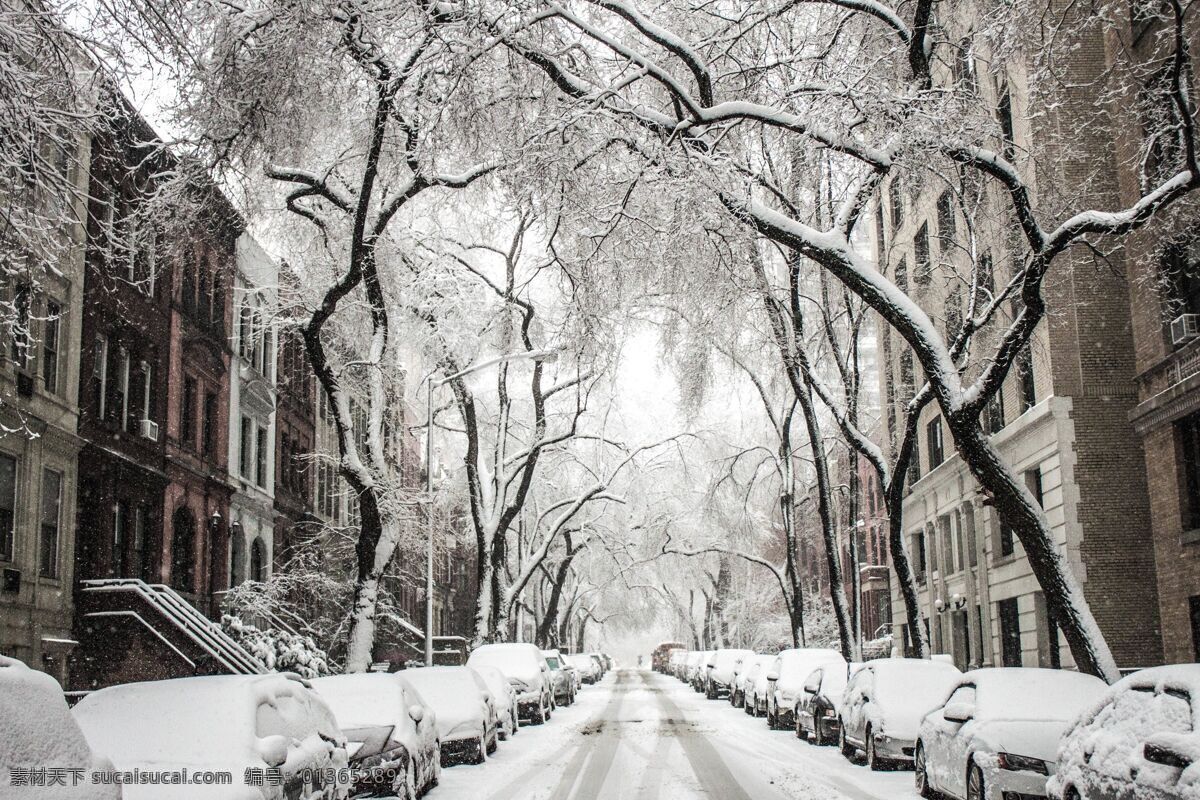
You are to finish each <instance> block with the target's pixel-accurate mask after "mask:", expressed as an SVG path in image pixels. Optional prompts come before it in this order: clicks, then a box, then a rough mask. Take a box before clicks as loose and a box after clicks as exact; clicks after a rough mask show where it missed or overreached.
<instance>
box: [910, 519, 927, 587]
mask: <svg viewBox="0 0 1200 800" xmlns="http://www.w3.org/2000/svg"><path fill="white" fill-rule="evenodd" d="M913 575H914V577H915V578H916V580H917V583H923V582H924V580H925V534H924V533H923V532H921V531H917V532H916V533H914V534H913Z"/></svg>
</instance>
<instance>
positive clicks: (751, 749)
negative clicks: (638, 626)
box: [429, 669, 917, 800]
mask: <svg viewBox="0 0 1200 800" xmlns="http://www.w3.org/2000/svg"><path fill="white" fill-rule="evenodd" d="M429 797H430V798H431V800H518V799H519V800H547V799H548V798H555V800H567V798H570V800H590V799H591V798H606V800H608V799H610V798H637V800H657V799H658V798H663V800H687V799H688V798H720V799H721V800H747V799H748V798H754V800H780V799H782V798H802V800H810V799H811V800H842V798H847V799H848V800H912V799H914V798H916V797H917V795H916V793H915V792H914V791H913V789H912V772H909V771H898V772H882V773H872V772H870V771H868V770H867V769H866V767H864V766H856V765H853V764H851V763H849V762H847V761H846V760H845V759H843V758H842V757H841V755H839V753H838V751H837V749H836V748H833V747H814V746H812V745H809V744H807V743H804V742H801V741H800V740H798V739H797V738H796V736H795V734H794V733H792V732H791V731H772V730H769V729H768V728H767V725H766V723H765V721H764V720H763V719H761V718H752V717H749V716H747V715H746V714H744V713H743V712H742V711H741V710H740V709H735V708H733V707H732V706H730V705H729V703H728V701H726V700H723V699H722V700H706V699H704V696H703V695H700V694H697V693H696V692H694V691H692V690H691V689H690V688H689V687H688V686H686V685H685V684H683V683H681V682H679V681H677V680H674V679H673V678H670V677H667V676H664V675H659V674H656V673H653V672H651V671H649V670H636V669H619V670H614V671H613V672H612V673H611V674H609V675H608V676H607V677H606V678H605V679H604V680H603V681H602V682H601V683H599V684H598V685H596V686H593V687H590V688H588V689H587V690H585V691H583V692H581V693H580V695H579V699H578V700H577V701H576V703H575V705H573V706H570V707H567V708H562V707H560V708H559V709H558V710H557V711H555V712H554V717H553V719H551V721H550V722H549V723H548V724H546V725H542V726H537V727H533V726H527V727H523V728H521V731H520V733H519V734H518V735H517V736H516V737H515V738H513V739H511V740H510V741H508V742H505V743H503V744H502V745H501V746H500V749H499V750H498V751H497V752H496V753H495V755H493V756H492V757H491V758H490V759H489V760H488V762H487V763H486V764H483V765H480V766H458V767H453V768H450V769H446V770H443V772H442V781H441V785H440V786H439V787H438V788H437V789H434V790H433V792H431V794H430V795H429Z"/></svg>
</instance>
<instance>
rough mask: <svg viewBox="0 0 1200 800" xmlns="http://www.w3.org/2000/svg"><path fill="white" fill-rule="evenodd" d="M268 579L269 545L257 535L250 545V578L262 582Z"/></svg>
mask: <svg viewBox="0 0 1200 800" xmlns="http://www.w3.org/2000/svg"><path fill="white" fill-rule="evenodd" d="M266 579H267V546H266V545H265V544H263V540H262V538H261V537H258V536H255V537H254V542H253V544H251V545H250V580H252V581H257V582H259V583H262V582H263V581H265V580H266Z"/></svg>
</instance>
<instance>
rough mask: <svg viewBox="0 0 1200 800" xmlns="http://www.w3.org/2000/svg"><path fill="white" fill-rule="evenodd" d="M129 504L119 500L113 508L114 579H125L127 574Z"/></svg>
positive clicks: (112, 571)
mask: <svg viewBox="0 0 1200 800" xmlns="http://www.w3.org/2000/svg"><path fill="white" fill-rule="evenodd" d="M129 522H130V520H129V503H127V502H125V501H124V500H118V501H117V504H116V505H115V506H113V543H112V570H111V573H112V575H113V577H116V578H124V577H127V576H126V574H125V567H126V564H125V548H126V545H127V543H128V542H129Z"/></svg>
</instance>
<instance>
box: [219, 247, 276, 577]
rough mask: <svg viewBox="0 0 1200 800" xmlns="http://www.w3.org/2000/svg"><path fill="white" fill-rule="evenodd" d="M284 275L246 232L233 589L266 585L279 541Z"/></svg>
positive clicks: (235, 423)
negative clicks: (279, 332)
mask: <svg viewBox="0 0 1200 800" xmlns="http://www.w3.org/2000/svg"><path fill="white" fill-rule="evenodd" d="M278 282H279V270H278V267H277V265H276V263H275V261H274V260H273V259H271V257H270V256H268V255H267V254H266V252H264V251H263V249H262V248H261V247H260V246H259V245H258V243H257V242H255V241H254V239H253V238H251V236H250V235H249V234H247V233H243V234H242V235H241V237H240V238H239V239H238V241H237V271H236V276H235V281H234V288H233V304H234V320H235V324H234V326H233V330H232V337H231V338H232V349H233V354H234V355H233V373H234V374H233V376H231V380H230V385H229V423H230V426H231V428H232V429H231V430H230V435H229V457H228V458H229V462H228V463H229V475H230V478H231V480H232V481H233V484H234V493H233V499H232V501H231V503H230V511H229V514H230V516H229V566H228V570H229V585H230V586H236V585H237V584H239V583H241V582H242V581H245V580H253V581H260V582H261V581H264V580H266V579H267V578H268V577H269V576H270V574H271V568H272V566H271V565H272V562H273V557H274V556H273V550H274V542H275V486H276V449H277V448H276V438H277V437H276V430H275V427H276V422H275V420H276V412H275V410H276V406H277V393H276V386H275V382H276V380H275V376H276V362H277V359H276V352H275V349H276V336H275V310H276V308H277V307H278V289H277V286H278Z"/></svg>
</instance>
